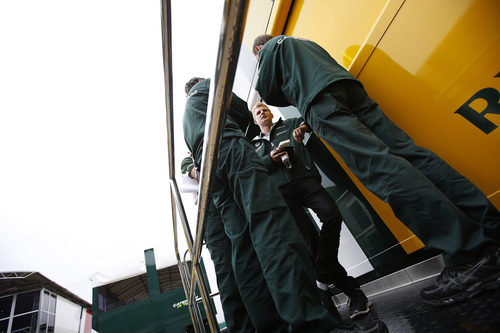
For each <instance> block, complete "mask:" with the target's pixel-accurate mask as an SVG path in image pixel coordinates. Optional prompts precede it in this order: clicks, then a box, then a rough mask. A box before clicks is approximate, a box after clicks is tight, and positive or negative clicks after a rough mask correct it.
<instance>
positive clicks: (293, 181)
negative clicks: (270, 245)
mask: <svg viewBox="0 0 500 333" xmlns="http://www.w3.org/2000/svg"><path fill="white" fill-rule="evenodd" d="M252 114H253V118H254V122H255V123H256V124H257V125H258V126H259V128H260V130H261V132H260V134H259V135H258V136H256V137H255V138H254V139H253V140H252V142H253V143H254V145H255V149H256V152H257V155H259V157H260V158H261V161H262V163H263V164H264V165H265V166H266V168H267V170H269V173H270V174H271V178H272V179H273V182H274V184H275V185H276V186H277V187H278V189H279V191H280V192H281V194H282V195H283V198H284V199H285V201H286V203H287V204H288V207H289V208H290V211H291V212H292V215H293V217H294V219H295V222H296V223H297V226H298V227H299V230H300V232H301V234H302V236H303V237H304V240H305V241H306V244H309V247H310V251H311V252H313V257H314V259H313V260H314V262H315V263H316V267H315V272H316V284H317V286H318V291H319V293H320V298H321V302H322V303H323V305H324V306H325V308H326V309H327V310H328V311H330V313H332V314H333V315H334V316H337V317H338V318H340V315H339V313H338V311H337V308H336V306H335V304H333V301H332V297H331V295H330V293H329V289H328V286H329V285H330V284H332V283H333V284H335V286H336V287H337V288H339V289H340V290H342V291H343V292H344V293H345V294H346V295H347V296H348V297H349V312H350V317H351V319H354V318H356V317H358V316H360V315H362V314H365V313H368V312H369V306H370V302H369V300H368V299H367V297H366V295H365V294H364V293H363V291H362V290H361V288H360V286H359V284H358V283H357V282H356V280H355V279H354V278H353V277H352V276H348V275H347V272H346V270H345V269H344V267H342V265H341V264H340V263H339V261H338V250H339V245H340V228H341V226H342V216H341V214H340V211H339V209H338V207H337V204H336V203H335V200H333V198H332V197H331V196H330V194H329V193H328V192H327V191H326V190H325V188H324V187H323V186H322V185H321V176H320V174H319V171H318V169H317V168H316V165H315V164H314V163H313V161H312V159H311V156H310V155H309V152H308V151H307V148H306V147H305V146H304V144H303V143H302V141H303V140H304V135H305V133H306V132H309V128H308V126H307V125H306V124H304V123H303V120H302V118H290V119H285V120H283V119H281V118H280V119H279V120H278V121H277V122H276V123H273V117H274V116H273V114H272V112H271V110H269V107H268V106H267V105H266V104H264V103H261V102H258V103H256V104H255V105H254V107H252ZM286 140H288V141H289V142H290V146H289V147H288V148H291V149H290V152H287V150H285V149H288V148H284V149H280V148H279V145H280V142H283V141H286ZM283 157H288V159H289V164H285V163H283V161H282V158H283ZM304 208H310V209H312V210H313V211H314V212H315V213H316V214H317V216H318V218H319V220H320V221H321V223H322V227H321V231H320V236H319V239H318V235H317V231H316V229H315V227H314V225H313V221H311V219H310V218H309V216H308V215H307V214H306V212H305V211H304ZM311 228H312V229H313V230H311Z"/></svg>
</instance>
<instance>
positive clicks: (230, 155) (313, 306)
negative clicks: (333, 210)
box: [183, 80, 338, 332]
mask: <svg viewBox="0 0 500 333" xmlns="http://www.w3.org/2000/svg"><path fill="white" fill-rule="evenodd" d="M209 85H210V82H209V81H208V80H204V81H201V82H199V83H198V84H196V85H195V86H193V88H192V89H191V91H190V92H189V95H188V96H189V97H188V100H187V102H186V110H185V113H184V119H183V125H184V126H183V127H184V137H185V140H186V143H187V145H188V147H189V149H190V150H191V151H192V152H193V154H194V158H195V160H196V161H197V163H200V162H201V153H202V148H201V147H202V146H203V136H204V130H205V117H206V110H207V103H208V93H209ZM243 119H247V120H248V121H250V120H251V119H252V116H251V113H250V112H249V111H248V109H247V106H246V103H245V102H244V101H242V100H241V99H239V98H238V97H237V96H236V95H234V94H233V96H232V99H231V105H230V109H229V113H228V117H227V120H226V126H225V128H224V134H223V138H222V141H221V148H220V151H219V156H218V162H217V167H216V177H215V179H214V187H213V196H214V204H215V206H216V208H217V209H218V210H219V211H220V213H221V216H222V219H223V223H224V229H225V231H226V234H227V235H228V237H229V238H230V239H231V242H232V262H233V271H234V275H235V279H236V281H237V283H238V287H239V289H240V293H241V295H242V298H243V301H244V302H245V306H246V308H247V310H248V311H249V315H250V317H251V318H252V321H253V320H254V318H255V317H254V316H253V314H252V312H253V313H254V314H255V313H260V315H261V316H262V318H260V322H267V325H268V327H267V332H277V331H286V330H288V329H289V330H291V331H294V332H329V331H330V330H331V329H333V327H334V326H335V325H336V324H338V322H336V320H335V319H334V318H333V317H331V316H330V315H329V314H328V313H327V312H326V310H325V309H324V308H323V307H322V306H321V304H320V301H319V296H318V294H317V292H316V287H315V283H314V278H313V275H312V266H311V263H310V261H309V258H308V253H307V250H306V248H305V245H304V242H303V241H302V239H301V236H300V234H299V232H298V230H297V228H296V227H295V226H294V225H293V224H290V221H292V220H293V218H292V216H291V213H290V211H289V210H288V208H287V206H286V203H285V202H284V200H283V198H282V197H281V195H280V194H279V191H278V190H277V189H276V188H275V187H274V186H273V184H272V181H271V178H270V177H269V174H268V172H267V170H266V169H265V167H264V166H263V165H262V163H261V162H260V160H259V158H258V156H257V155H256V153H255V148H254V146H253V145H252V144H251V143H250V142H249V141H248V139H246V137H245V136H244V134H243V132H242V130H241V128H242V126H239V125H238V124H241V123H242V122H241V120H243ZM242 217H243V218H242ZM285 230H286V231H287V232H286V233H285V232H284V231H285ZM247 296H248V298H247ZM271 299H272V302H271ZM276 310H277V312H278V313H279V317H280V318H281V320H282V321H283V322H284V323H283V322H281V320H279V321H278V320H276V318H275V316H274V313H275V312H276ZM254 325H255V322H254ZM255 326H257V325H255ZM262 331H263V332H264V331H266V330H265V329H263V330H262Z"/></svg>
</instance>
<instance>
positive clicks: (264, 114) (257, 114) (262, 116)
mask: <svg viewBox="0 0 500 333" xmlns="http://www.w3.org/2000/svg"><path fill="white" fill-rule="evenodd" d="M253 119H254V121H255V123H256V124H257V125H259V126H262V125H264V126H265V125H272V124H273V114H272V113H271V111H270V110H269V108H268V107H267V106H264V105H260V106H258V107H257V108H256V109H255V110H254V112H253Z"/></svg>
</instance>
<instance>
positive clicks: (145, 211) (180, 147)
mask: <svg viewBox="0 0 500 333" xmlns="http://www.w3.org/2000/svg"><path fill="white" fill-rule="evenodd" d="M172 2H173V18H172V23H173V32H172V35H173V57H174V59H173V68H174V73H173V77H174V103H175V105H174V110H175V112H176V115H177V118H176V120H177V122H178V124H177V126H176V128H178V129H179V131H178V132H176V136H175V139H176V145H177V148H176V167H177V168H178V167H179V165H180V161H181V159H182V158H183V157H184V156H186V155H185V153H186V152H187V149H185V148H184V141H183V137H182V131H181V129H180V128H181V125H180V120H181V115H182V112H183V108H184V102H185V97H184V82H185V81H187V80H188V79H189V78H191V77H192V76H212V74H213V72H214V63H215V57H216V53H217V44H218V40H219V31H220V23H221V15H222V9H223V1H222V0H219V1H206V0H196V1H195V0H173V1H172ZM160 6H161V1H160V0H154V1H153V0H148V1H145V0H86V1H81V0H80V1H76V0H23V1H14V0H11V1H7V0H2V1H0V48H1V50H0V271H18V270H27V271H39V272H40V273H42V274H43V275H45V276H46V277H48V278H50V279H52V280H53V281H55V282H57V283H58V284H60V285H62V286H63V287H65V288H67V289H69V290H70V291H72V292H73V293H75V294H77V295H79V296H80V297H82V298H84V299H85V300H87V301H89V302H91V301H92V298H91V287H92V286H91V283H90V281H89V276H90V275H92V274H93V273H95V272H96V271H98V270H100V269H101V268H103V267H107V266H108V265H109V264H110V263H112V262H114V263H115V264H116V263H120V262H127V261H129V260H134V258H143V251H144V249H147V248H151V247H153V248H155V254H156V257H157V262H158V261H162V260H163V259H164V258H171V260H172V261H173V260H174V249H173V241H172V239H173V237H172V224H171V213H170V199H169V186H168V166H167V133H166V125H165V103H164V101H165V99H164V81H163V64H162V44H161V19H160V17H161V16H160V15H161V10H160ZM180 236H182V234H180ZM162 258H163V259H162Z"/></svg>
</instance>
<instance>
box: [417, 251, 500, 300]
mask: <svg viewBox="0 0 500 333" xmlns="http://www.w3.org/2000/svg"><path fill="white" fill-rule="evenodd" d="M499 253H500V250H499V249H498V248H496V251H491V252H490V253H488V254H486V255H483V256H481V257H480V259H478V260H476V261H474V262H472V263H470V264H468V265H464V266H458V267H453V268H445V269H444V270H443V271H442V272H441V274H439V276H438V278H437V280H436V283H435V285H433V286H430V287H427V288H424V289H422V290H421V291H420V296H421V297H422V298H423V300H424V302H425V303H427V304H431V305H435V306H440V305H448V304H453V303H456V302H460V301H463V300H465V299H468V298H471V297H474V296H476V295H477V294H479V293H480V292H482V291H483V290H493V289H496V288H497V287H498V286H500V256H499Z"/></svg>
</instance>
